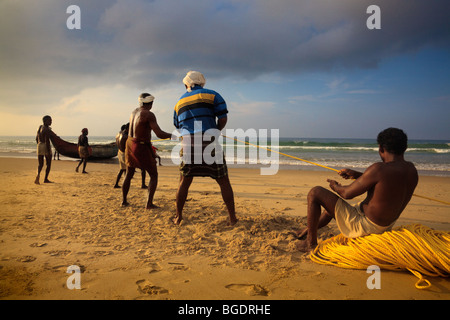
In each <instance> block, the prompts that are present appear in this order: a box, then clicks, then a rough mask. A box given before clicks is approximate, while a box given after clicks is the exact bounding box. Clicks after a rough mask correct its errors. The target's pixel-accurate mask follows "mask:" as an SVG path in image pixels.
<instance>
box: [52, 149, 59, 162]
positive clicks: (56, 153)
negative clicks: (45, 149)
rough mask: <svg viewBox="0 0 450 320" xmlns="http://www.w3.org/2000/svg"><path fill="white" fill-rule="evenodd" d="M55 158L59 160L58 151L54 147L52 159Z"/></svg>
mask: <svg viewBox="0 0 450 320" xmlns="http://www.w3.org/2000/svg"><path fill="white" fill-rule="evenodd" d="M56 158H58V160H59V152H58V150H56V149H55V153H54V154H53V160H56Z"/></svg>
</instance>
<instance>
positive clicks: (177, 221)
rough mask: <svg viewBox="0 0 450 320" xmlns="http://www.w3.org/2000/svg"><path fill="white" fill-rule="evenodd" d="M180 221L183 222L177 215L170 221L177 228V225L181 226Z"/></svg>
mask: <svg viewBox="0 0 450 320" xmlns="http://www.w3.org/2000/svg"><path fill="white" fill-rule="evenodd" d="M182 220H183V218H182V217H180V216H179V215H176V216H175V218H173V219H172V222H173V223H174V224H175V225H177V226H179V225H180V224H181V221H182Z"/></svg>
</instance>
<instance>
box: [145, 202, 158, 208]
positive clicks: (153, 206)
mask: <svg viewBox="0 0 450 320" xmlns="http://www.w3.org/2000/svg"><path fill="white" fill-rule="evenodd" d="M145 209H159V207H158V206H157V205H154V204H153V203H152V204H148V205H147V207H146V208H145Z"/></svg>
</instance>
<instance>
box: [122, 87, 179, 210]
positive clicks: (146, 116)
mask: <svg viewBox="0 0 450 320" xmlns="http://www.w3.org/2000/svg"><path fill="white" fill-rule="evenodd" d="M153 100H154V97H153V96H152V95H151V94H149V93H142V94H141V95H140V96H139V103H140V107H139V108H137V109H135V110H134V111H133V112H132V113H131V117H130V128H129V131H128V139H127V142H126V147H125V163H126V165H127V174H126V176H125V181H124V182H123V186H122V194H123V200H122V205H123V206H127V205H128V204H129V203H128V202H127V195H128V191H129V190H130V183H131V179H132V178H133V175H134V172H135V169H136V168H140V169H142V170H145V171H147V172H148V174H149V175H150V183H149V185H148V199H147V206H146V208H147V209H152V208H157V206H155V205H154V204H153V197H154V195H155V191H156V187H157V185H158V170H157V167H156V159H155V155H154V153H153V149H152V144H151V142H150V140H151V132H152V130H153V131H154V132H155V134H156V136H157V137H158V138H160V139H168V138H171V136H172V135H171V134H170V133H167V132H165V131H162V130H161V128H160V127H159V125H158V123H157V121H156V117H155V115H154V114H153V112H151V111H150V109H151V108H152V106H153Z"/></svg>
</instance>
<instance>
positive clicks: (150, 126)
mask: <svg viewBox="0 0 450 320" xmlns="http://www.w3.org/2000/svg"><path fill="white" fill-rule="evenodd" d="M152 130H153V131H154V132H155V134H156V135H157V136H158V137H159V138H161V139H167V138H170V137H171V134H170V133H167V132H164V131H162V130H161V128H160V127H159V125H158V123H157V122H156V117H155V115H154V114H153V112H151V111H150V110H148V109H146V108H143V107H141V108H137V109H135V110H134V111H133V112H132V113H131V117H130V129H129V131H128V135H129V136H130V137H132V138H135V139H138V140H140V141H145V142H150V140H151V135H152Z"/></svg>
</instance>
